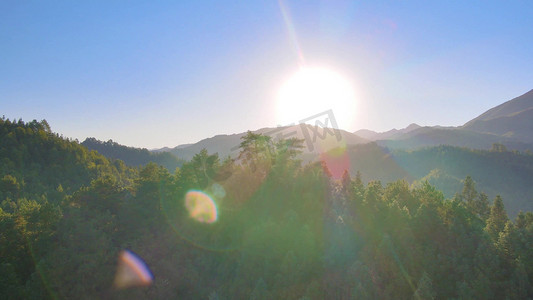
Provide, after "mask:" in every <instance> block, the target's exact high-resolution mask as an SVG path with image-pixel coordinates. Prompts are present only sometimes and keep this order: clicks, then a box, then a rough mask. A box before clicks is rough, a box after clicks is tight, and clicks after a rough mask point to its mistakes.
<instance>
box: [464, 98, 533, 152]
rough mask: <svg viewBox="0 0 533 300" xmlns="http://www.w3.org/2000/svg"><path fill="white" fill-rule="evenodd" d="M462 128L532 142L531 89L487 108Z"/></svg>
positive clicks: (532, 112) (532, 102)
mask: <svg viewBox="0 0 533 300" xmlns="http://www.w3.org/2000/svg"><path fill="white" fill-rule="evenodd" d="M462 128H464V129H468V130H472V131H476V132H481V133H491V134H496V135H502V136H506V137H509V138H512V139H516V140H520V141H522V142H526V143H533V90H531V91H529V92H527V93H525V94H523V95H522V96H519V97H516V98H514V99H512V100H509V101H507V102H505V103H503V104H500V105H498V106H496V107H494V108H492V109H489V110H488V111H486V112H484V113H483V114H481V115H480V116H479V117H477V118H474V119H472V120H471V121H469V122H467V123H466V124H464V125H463V126H462Z"/></svg>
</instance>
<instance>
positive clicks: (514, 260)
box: [0, 119, 533, 299]
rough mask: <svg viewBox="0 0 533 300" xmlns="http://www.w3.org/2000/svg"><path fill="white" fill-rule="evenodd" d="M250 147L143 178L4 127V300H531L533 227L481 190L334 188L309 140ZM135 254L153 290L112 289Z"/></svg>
mask: <svg viewBox="0 0 533 300" xmlns="http://www.w3.org/2000/svg"><path fill="white" fill-rule="evenodd" d="M240 146H241V148H240V155H239V157H238V158H236V159H230V158H220V157H218V154H216V153H215V154H210V153H208V152H207V151H206V150H202V151H200V152H199V153H197V154H196V155H195V156H194V157H193V158H192V160H190V161H187V162H184V163H183V164H182V166H181V167H180V168H178V169H176V171H175V172H170V171H169V170H168V169H167V168H165V167H163V166H161V165H157V164H155V163H147V164H146V165H144V166H142V167H137V168H133V167H129V166H127V165H126V164H125V163H124V162H122V161H121V160H109V159H107V158H106V157H104V156H102V155H101V154H99V153H98V152H96V151H90V150H88V149H87V148H85V147H84V146H83V145H80V144H79V143H78V142H77V141H72V140H69V139H65V138H62V137H61V136H59V135H58V134H55V133H53V132H52V131H51V129H50V126H49V125H48V123H47V122H46V121H41V122H38V121H32V122H28V123H25V122H23V121H21V120H19V121H10V120H6V119H1V120H0V159H1V162H0V203H1V204H0V265H1V267H0V298H4V299H95V298H96V299H102V298H104V299H126V298H135V299H147V298H148V299H175V298H194V299H324V298H333V299H445V298H454V299H504V298H509V299H524V298H528V297H529V298H531V297H533V289H532V285H533V213H531V212H520V213H518V215H517V217H516V218H515V219H514V220H512V219H510V218H509V217H508V215H507V212H506V209H505V205H504V202H503V199H502V198H501V197H500V196H496V197H494V198H493V199H490V198H489V197H488V196H487V195H486V194H485V193H484V192H483V191H478V190H477V189H476V184H475V178H471V177H466V178H465V179H464V181H463V187H462V190H461V191H460V192H459V193H457V194H456V195H454V196H453V197H450V198H446V197H445V196H444V194H443V193H442V192H441V191H439V190H438V189H436V188H435V187H434V186H432V185H431V184H429V183H428V182H427V181H423V182H419V183H418V184H416V185H409V184H408V183H407V182H406V181H396V182H391V183H387V184H382V183H381V182H380V181H375V180H374V181H372V180H370V181H368V183H366V184H365V183H363V180H362V174H360V173H358V174H357V175H356V176H353V178H352V177H351V176H350V175H349V174H348V172H345V173H344V175H343V176H342V178H341V179H335V178H333V177H332V176H331V172H330V171H329V170H328V166H327V164H325V163H321V162H315V163H309V164H302V162H301V161H300V160H299V155H298V154H299V153H300V151H301V149H302V141H301V140H297V139H289V140H281V141H274V140H272V139H270V138H269V137H266V136H263V135H261V134H254V133H251V132H250V133H248V134H247V135H246V136H244V137H243V140H242V143H241V145H240ZM363 175H364V174H363ZM191 193H192V194H191ZM124 251H128V252H124ZM124 253H126V254H124ZM128 253H135V255H137V256H138V257H139V258H140V259H141V260H142V261H143V263H144V264H145V265H146V267H147V268H149V269H150V271H151V272H150V273H151V275H153V277H150V278H147V279H146V284H143V285H138V286H137V285H134V286H127V287H126V288H121V287H123V286H122V285H117V284H116V282H117V281H116V274H117V273H120V272H118V271H117V268H118V266H119V264H120V261H121V260H120V259H123V257H124V255H126V256H127V255H130V254H128ZM131 255H133V254H131Z"/></svg>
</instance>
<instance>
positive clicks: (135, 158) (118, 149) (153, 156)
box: [81, 138, 184, 171]
mask: <svg viewBox="0 0 533 300" xmlns="http://www.w3.org/2000/svg"><path fill="white" fill-rule="evenodd" d="M81 145H83V146H85V147H87V148H88V149H89V150H95V151H98V153H100V154H102V155H104V156H105V157H107V158H109V159H112V160H115V159H120V160H122V161H124V162H125V163H126V164H127V165H128V166H130V167H138V166H145V165H146V164H148V163H149V162H154V163H156V164H159V165H162V166H163V167H165V168H167V170H169V171H174V170H175V169H176V168H177V167H181V165H183V163H184V161H183V160H181V159H179V158H178V157H176V156H175V155H174V154H172V153H170V152H150V151H148V149H145V148H143V149H139V148H134V147H127V146H123V145H120V144H118V143H116V142H113V140H109V141H107V142H102V141H99V140H97V139H95V138H87V139H85V141H83V142H82V143H81Z"/></svg>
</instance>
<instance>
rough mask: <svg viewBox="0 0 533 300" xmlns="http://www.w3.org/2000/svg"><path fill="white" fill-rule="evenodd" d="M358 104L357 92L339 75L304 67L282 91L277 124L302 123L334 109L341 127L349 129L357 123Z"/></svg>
mask: <svg viewBox="0 0 533 300" xmlns="http://www.w3.org/2000/svg"><path fill="white" fill-rule="evenodd" d="M355 105H356V97H355V92H354V89H353V87H352V85H351V83H350V81H348V80H347V79H345V78H344V77H343V76H341V75H340V74H339V73H337V72H335V71H332V70H329V69H325V68H308V67H307V68H301V69H299V70H298V71H297V72H296V73H294V74H293V75H292V76H291V77H289V79H288V80H287V81H286V82H284V84H283V85H282V86H281V88H280V89H279V93H278V99H277V107H276V110H277V121H278V122H279V125H289V124H293V123H294V124H298V123H299V122H300V121H301V120H304V119H306V118H309V117H312V116H314V115H317V114H320V113H323V112H325V111H327V110H330V109H331V110H332V111H333V115H334V117H335V120H336V121H337V124H338V126H339V127H340V128H345V129H349V128H351V127H352V126H351V125H352V124H353V123H354V122H353V118H354V116H355V109H356V108H355ZM313 124H314V123H313ZM330 125H331V123H330Z"/></svg>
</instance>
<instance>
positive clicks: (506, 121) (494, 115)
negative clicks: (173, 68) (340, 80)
mask: <svg viewBox="0 0 533 300" xmlns="http://www.w3.org/2000/svg"><path fill="white" fill-rule="evenodd" d="M311 127H312V126H307V128H308V131H309V130H310V129H311ZM315 129H316V128H315ZM303 131H305V129H304V127H302V125H295V126H288V127H278V128H262V129H259V130H256V131H254V132H255V133H262V134H266V135H271V136H272V137H274V138H276V137H278V136H279V134H280V133H281V136H282V137H297V138H303V139H305V135H304V134H303ZM336 131H337V132H339V133H340V134H341V135H342V139H343V140H344V142H343V143H345V144H347V145H356V144H364V143H368V142H371V141H375V142H377V144H378V145H381V146H386V147H388V148H391V149H417V148H420V147H429V146H439V145H450V146H457V147H467V148H471V149H485V150H489V149H490V148H491V147H492V145H493V144H494V143H500V144H503V145H504V146H506V147H507V148H508V149H511V150H519V151H525V150H533V90H531V91H529V92H527V93H525V94H523V95H522V96H519V97H516V98H514V99H512V100H509V101H507V102H505V103H503V104H501V105H498V106H496V107H494V108H492V109H490V110H488V111H486V112H484V113H482V114H481V115H480V116H478V117H476V118H474V119H472V120H470V121H468V122H467V123H465V124H464V125H462V126H457V127H444V126H420V125H417V124H415V123H413V124H410V125H409V126H407V127H406V128H403V129H392V130H389V131H386V132H375V131H372V130H368V129H361V130H358V131H356V132H353V133H350V132H347V131H344V130H341V129H337V130H336ZM291 132H296V134H295V135H290V136H287V135H288V134H289V133H291ZM245 134H246V133H238V134H230V135H217V136H214V137H212V138H207V139H203V140H201V141H199V142H197V143H194V144H186V145H179V146H177V147H174V148H163V149H155V150H152V151H154V152H162V151H163V152H171V153H173V154H176V155H177V156H178V157H180V158H183V159H190V158H192V156H193V155H194V154H196V153H198V152H199V151H200V150H201V149H203V148H205V149H207V150H208V151H209V152H210V153H215V152H218V153H219V155H220V156H221V157H225V156H227V155H232V152H235V150H236V149H235V147H237V146H238V145H239V144H240V141H241V140H240V139H241V137H242V136H244V135H245ZM322 134H324V132H323V133H322ZM310 142H312V143H313V145H315V144H316V143H317V141H310ZM308 148H309V149H316V147H313V146H310V147H308ZM311 152H313V151H311Z"/></svg>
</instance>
